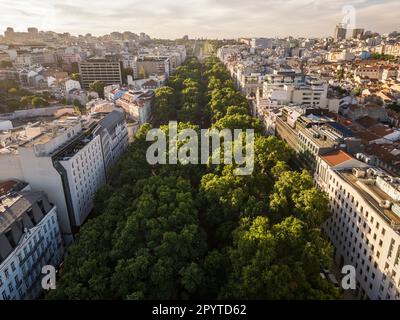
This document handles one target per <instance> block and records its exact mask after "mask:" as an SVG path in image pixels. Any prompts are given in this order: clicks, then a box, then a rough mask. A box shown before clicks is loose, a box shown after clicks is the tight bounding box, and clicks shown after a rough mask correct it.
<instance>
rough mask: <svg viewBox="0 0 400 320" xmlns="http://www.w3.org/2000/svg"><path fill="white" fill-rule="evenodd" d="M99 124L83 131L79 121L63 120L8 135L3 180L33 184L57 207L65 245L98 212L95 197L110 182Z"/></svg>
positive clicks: (0, 159)
mask: <svg viewBox="0 0 400 320" xmlns="http://www.w3.org/2000/svg"><path fill="white" fill-rule="evenodd" d="M95 126H96V123H95V122H94V123H92V124H91V125H90V127H88V128H85V129H83V128H82V123H81V120H80V119H79V118H76V117H62V118H60V119H58V120H55V121H53V122H50V123H46V124H42V123H37V124H33V125H30V126H26V127H25V128H23V129H16V130H10V131H7V132H3V134H2V135H1V136H0V139H1V140H2V144H3V146H4V147H3V148H2V149H1V152H0V179H1V180H9V179H18V180H21V181H26V182H28V183H29V184H30V185H31V187H32V189H33V190H43V191H45V192H46V193H47V195H48V197H49V199H50V200H51V201H52V202H53V203H54V204H55V205H56V206H57V214H58V220H59V222H60V227H61V231H62V233H63V236H64V238H65V240H66V241H70V240H72V234H73V231H74V230H76V228H77V227H79V226H80V225H82V223H83V222H84V221H85V219H86V218H87V216H88V214H89V213H90V211H91V210H92V208H93V196H94V193H95V192H96V190H97V189H98V188H99V187H100V186H101V185H102V184H103V183H104V182H105V166H104V158H103V151H102V144H101V137H100V136H98V135H94V134H93V130H94V128H95Z"/></svg>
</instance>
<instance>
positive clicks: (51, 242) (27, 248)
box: [0, 187, 64, 300]
mask: <svg viewBox="0 0 400 320" xmlns="http://www.w3.org/2000/svg"><path fill="white" fill-rule="evenodd" d="M26 189H27V188H26V187H25V188H24V190H21V191H14V190H13V191H12V192H9V193H7V194H3V195H2V196H1V197H0V300H23V299H36V298H38V296H39V295H40V294H41V292H42V286H41V280H42V277H43V275H42V274H41V270H42V267H43V266H45V265H53V266H54V267H57V266H58V265H59V263H60V262H61V261H62V258H63V256H64V246H63V243H62V239H61V234H60V228H59V225H58V220H57V209H56V207H55V206H54V204H52V203H50V202H49V201H48V200H47V197H46V195H45V193H44V192H40V191H38V192H33V191H26Z"/></svg>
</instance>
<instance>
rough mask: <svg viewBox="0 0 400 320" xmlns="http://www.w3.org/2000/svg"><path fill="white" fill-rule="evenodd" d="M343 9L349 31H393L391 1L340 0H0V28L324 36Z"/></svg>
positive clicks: (171, 34)
mask: <svg viewBox="0 0 400 320" xmlns="http://www.w3.org/2000/svg"><path fill="white" fill-rule="evenodd" d="M136 5H137V6H136ZM346 5H350V6H353V7H354V8H355V14H356V25H355V27H360V28H365V29H366V30H372V31H376V32H379V33H389V32H392V31H395V30H396V29H398V26H397V25H396V12H398V9H400V3H398V2H397V1H394V0H389V1H385V3H381V2H380V1H377V0H357V1H352V2H350V3H349V2H346V1H343V0H340V1H337V2H335V3H332V2H328V1H326V0H315V1H308V0H298V1H282V0H267V1H261V0H250V1H247V2H246V3H243V2H241V1H237V0H233V1H227V0H206V1H201V2H200V1H198V0H189V1H185V3H181V2H178V1H173V2H169V3H165V1H162V0H157V1H156V2H154V1H153V2H151V3H147V4H146V3H140V5H139V2H137V1H129V2H128V1H125V0H123V1H121V0H120V1H119V3H118V5H116V4H115V3H109V2H106V1H103V0H101V1H98V2H97V6H96V7H93V8H87V5H86V4H85V5H84V4H83V3H82V2H79V1H75V0H73V1H70V2H69V4H64V3H62V2H61V1H59V0H55V1H49V0H44V1H39V0H33V1H26V0H23V1H20V2H18V3H15V2H14V1H10V0H3V1H2V2H1V3H0V10H1V11H2V12H7V15H6V16H5V17H2V19H1V21H0V30H2V31H4V30H5V29H6V28H7V27H13V28H14V30H15V31H26V29H27V28H28V27H37V28H38V29H39V30H43V31H55V32H69V33H71V34H74V35H78V34H87V33H91V34H93V35H96V36H98V35H102V34H107V33H110V32H113V31H120V32H123V31H132V32H136V33H138V32H142V31H143V32H146V33H147V34H149V35H150V36H151V37H153V38H180V37H182V36H183V35H185V34H188V35H189V36H190V37H191V38H199V37H208V38H219V39H221V38H237V37H243V36H248V37H251V36H267V37H275V36H276V37H285V36H294V37H300V36H306V37H325V36H332V34H333V31H332V25H335V24H336V23H339V22H340V21H342V19H343V13H342V8H343V7H344V6H346ZM129 8H132V14H131V15H126V14H121V13H122V12H126V9H128V10H129ZM128 12H129V11H128ZM239 13H240V14H239ZM293 13H296V14H295V15H294V14H293ZM376 17H380V18H379V19H376ZM104 21H107V23H104Z"/></svg>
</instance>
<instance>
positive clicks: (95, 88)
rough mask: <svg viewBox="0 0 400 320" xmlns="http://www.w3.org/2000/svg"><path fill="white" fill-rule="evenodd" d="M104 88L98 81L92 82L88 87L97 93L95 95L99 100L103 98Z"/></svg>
mask: <svg viewBox="0 0 400 320" xmlns="http://www.w3.org/2000/svg"><path fill="white" fill-rule="evenodd" d="M104 87H105V84H104V83H103V82H102V81H99V80H96V81H93V82H92V83H91V84H90V85H89V88H90V90H92V91H94V92H97V94H98V95H99V97H100V98H104Z"/></svg>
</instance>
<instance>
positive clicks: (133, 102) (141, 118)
mask: <svg viewBox="0 0 400 320" xmlns="http://www.w3.org/2000/svg"><path fill="white" fill-rule="evenodd" d="M153 98H154V91H152V90H146V91H128V92H125V93H124V94H123V95H122V97H120V98H119V99H118V100H117V101H116V102H115V105H116V106H117V107H120V108H122V109H123V110H124V112H125V113H126V114H127V115H128V117H129V118H131V119H133V120H134V121H136V122H138V123H139V124H143V123H145V122H148V121H149V120H150V117H151V112H152V104H153Z"/></svg>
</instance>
